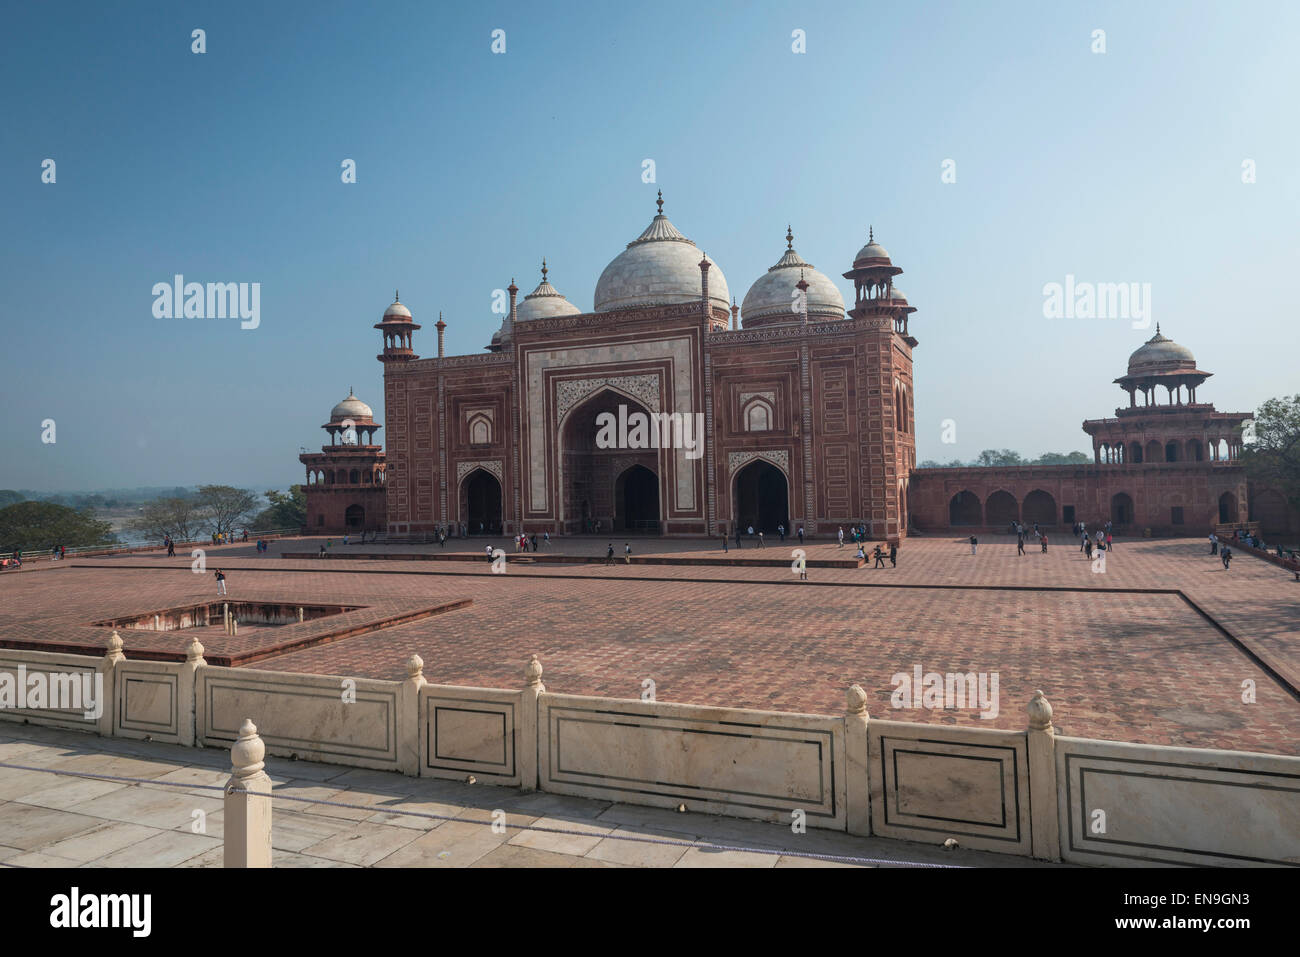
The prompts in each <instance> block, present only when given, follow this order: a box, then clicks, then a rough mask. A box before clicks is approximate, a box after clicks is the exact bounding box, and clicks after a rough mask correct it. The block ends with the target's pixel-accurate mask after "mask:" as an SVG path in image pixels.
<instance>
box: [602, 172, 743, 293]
mask: <svg viewBox="0 0 1300 957" xmlns="http://www.w3.org/2000/svg"><path fill="white" fill-rule="evenodd" d="M663 202H664V201H663V192H662V191H661V192H660V193H659V200H658V205H659V213H658V214H657V215H656V216H655V218H654V219H653V220H652V221H651V222H650V225H649V226H647V227H646V229H645V232H643V233H642V234H641V235H640V236H638V237H637V238H636V239H634V240H632V242H630V243H628V244H627V248H626V249H625V250H623V251H622V252H621V253H619V254H618V255H617V256H615V257H614V259H613V261H612V262H611V263H610V264H609V265H608V266H606V267H605V271H604V272H602V273H601V274H600V279H599V280H598V281H597V282H596V297H595V298H596V302H595V311H596V312H609V311H611V310H613V309H628V308H630V307H633V306H662V305H670V304H673V303H684V302H699V299H700V292H701V286H700V259H701V258H702V254H701V252H700V250H699V248H698V247H697V246H696V245H695V243H693V242H691V240H689V239H687V238H686V237H685V236H683V235H682V234H681V233H680V232H678V231H677V227H675V226H674V225H673V224H672V223H670V222H669V221H668V217H667V216H665V215H664V213H663ZM703 258H705V259H708V257H707V256H704V257H703ZM709 262H710V263H712V268H711V269H710V270H709V302H710V303H711V304H712V305H715V306H717V307H719V308H721V309H723V310H729V307H730V305H731V292H730V291H729V290H728V289H727V280H726V277H725V276H723V275H722V270H721V269H719V268H718V266H717V263H714V262H713V260H712V259H709Z"/></svg>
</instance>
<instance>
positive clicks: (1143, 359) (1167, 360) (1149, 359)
mask: <svg viewBox="0 0 1300 957" xmlns="http://www.w3.org/2000/svg"><path fill="white" fill-rule="evenodd" d="M1180 368H1187V369H1195V368H1196V358H1195V356H1193V355H1192V350H1191V349H1189V348H1187V347H1186V346H1180V345H1179V344H1178V343H1176V342H1174V340H1172V339H1170V338H1168V337H1166V336H1164V335H1162V334H1161V333H1160V326H1158V325H1157V326H1156V334H1155V335H1154V336H1152V337H1151V338H1150V339H1148V340H1147V341H1146V342H1145V343H1144V344H1143V345H1142V346H1141V347H1140V348H1139V349H1138V350H1137V351H1136V352H1134V353H1133V354H1132V355H1131V356H1129V357H1128V371H1129V375H1138V374H1141V373H1143V372H1150V371H1165V370H1176V369H1180Z"/></svg>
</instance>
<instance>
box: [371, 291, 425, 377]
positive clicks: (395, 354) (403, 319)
mask: <svg viewBox="0 0 1300 957" xmlns="http://www.w3.org/2000/svg"><path fill="white" fill-rule="evenodd" d="M375 328H376V329H378V330H380V331H381V332H382V333H383V334H384V351H383V352H382V353H380V354H379V355H377V356H375V358H376V359H378V360H379V361H380V362H383V363H385V364H387V363H389V362H410V361H411V360H412V359H418V358H420V357H419V356H417V355H416V354H415V353H414V352H413V351H412V350H411V333H412V332H414V331H415V330H416V329H419V328H420V326H419V325H418V324H417V323H416V322H415V319H414V317H413V316H412V315H411V310H409V309H407V308H406V307H405V306H404V305H402V300H401V299H400V298H399V296H398V294H397V293H393V304H392V305H391V306H389V307H388V308H387V309H386V310H385V311H384V318H383V319H382V320H380V321H379V322H377V323H375Z"/></svg>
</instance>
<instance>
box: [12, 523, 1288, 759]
mask: <svg viewBox="0 0 1300 957" xmlns="http://www.w3.org/2000/svg"><path fill="white" fill-rule="evenodd" d="M623 541H624V539H617V540H615V549H616V552H621V548H622V544H623ZM483 544H485V542H484V541H481V540H471V541H470V542H469V543H467V544H466V545H465V546H464V547H463V548H462V549H461V551H463V553H464V555H465V559H466V560H465V561H464V562H443V561H437V562H414V561H409V560H402V561H379V560H373V559H368V560H360V561H345V560H342V557H343V556H344V555H346V553H347V552H348V551H349V550H352V551H357V552H359V551H362V550H364V551H366V552H374V551H376V549H377V548H378V549H379V550H382V549H384V548H386V547H391V548H394V549H395V550H396V549H405V550H407V551H428V552H433V551H438V546H437V545H436V544H435V545H425V546H375V545H373V544H367V545H365V546H349V547H348V548H346V549H345V548H343V547H342V546H340V545H338V544H337V543H336V544H335V545H334V546H333V548H332V550H331V556H332V557H331V558H330V559H329V560H325V561H321V560H317V559H283V558H277V557H276V555H277V554H278V552H279V551H280V550H285V551H297V552H302V551H309V552H310V551H312V550H314V549H316V548H317V547H318V543H317V540H312V539H299V540H286V541H284V542H282V543H280V542H277V543H274V544H273V551H272V554H271V555H270V556H257V555H256V554H255V552H254V550H253V549H252V547H251V546H249V547H242V546H233V547H229V548H227V549H224V550H213V551H219V552H220V553H221V557H220V561H221V563H222V565H221V567H223V568H226V569H228V570H229V571H230V573H231V582H232V585H231V592H232V597H237V598H240V599H258V598H261V599H267V600H272V599H275V600H284V601H293V600H297V601H329V602H340V603H355V604H363V605H367V606H370V607H372V608H373V607H378V606H379V605H381V604H382V603H385V602H413V603H426V604H433V603H437V602H442V601H448V600H457V599H464V598H471V599H472V600H473V603H472V604H471V605H470V606H469V607H467V608H462V609H459V610H456V611H451V612H447V613H445V614H442V615H439V616H437V617H434V618H429V619H426V620H423V621H418V622H414V623H411V624H406V625H400V626H397V627H393V628H386V629H383V630H381V631H376V632H372V633H370V634H365V635H360V636H356V637H351V638H347V639H345V640H342V641H337V642H332V643H330V644H324V645H319V646H316V647H312V648H307V649H304V650H300V651H294V652H290V653H288V654H283V655H276V656H274V657H270V658H266V659H264V660H261V661H258V662H256V663H255V664H253V665H252V667H258V668H265V669H271V670H277V671H300V672H314V673H321V674H339V675H349V676H357V677H375V678H390V679H392V678H401V677H404V676H405V666H404V662H405V659H406V658H407V657H408V656H409V655H410V654H411V653H412V652H417V653H419V654H420V655H421V657H423V658H424V660H425V675H426V676H427V677H428V678H429V680H430V681H434V682H439V683H445V684H460V685H479V686H488V687H517V686H519V685H520V684H521V682H522V669H523V665H524V663H525V662H526V661H527V659H528V657H529V655H531V654H534V653H535V654H537V655H539V657H540V658H541V660H542V662H543V665H544V667H545V676H544V678H545V681H546V683H547V686H548V688H550V689H551V690H553V691H560V692H567V693H576V694H598V695H608V696H613V697H627V698H635V697H638V696H639V694H640V689H641V681H642V679H644V678H652V679H653V680H654V681H655V683H656V686H657V687H656V692H657V696H658V699H659V700H661V701H680V702H689V703H696V704H712V705H723V706H730V707H753V708H764V709H772V710H782V711H800V712H811V713H821V714H835V713H839V711H840V710H841V709H842V707H843V700H844V690H845V688H847V686H848V685H849V684H852V683H854V682H857V683H860V684H861V685H862V686H863V687H864V688H866V689H867V691H868V694H869V696H870V702H869V707H870V711H871V714H872V715H873V716H874V717H876V718H891V719H899V720H906V721H914V722H928V723H942V724H949V725H968V726H982V727H996V728H1015V729H1019V728H1023V727H1024V726H1025V716H1024V703H1025V702H1026V701H1027V700H1028V699H1029V697H1030V696H1031V695H1032V693H1033V691H1034V690H1035V689H1036V688H1042V689H1043V691H1044V692H1045V693H1046V694H1047V696H1048V698H1049V700H1051V702H1052V705H1053V708H1054V709H1055V720H1056V723H1057V727H1058V729H1059V730H1060V731H1062V732H1063V733H1066V734H1071V735H1078V736H1084V737H1097V738H1105V739H1110V740H1122V741H1135V742H1144V743H1153V744H1176V745H1188V746H1194V747H1216V748H1228V749H1234V750H1245V751H1263V752H1270V753H1280V754H1296V753H1300V703H1297V698H1296V694H1295V691H1294V688H1293V687H1288V685H1287V684H1286V683H1285V681H1279V680H1278V679H1277V678H1275V677H1273V676H1271V675H1270V674H1269V673H1268V672H1267V671H1266V670H1265V669H1264V668H1263V667H1261V666H1260V664H1257V663H1256V661H1255V660H1252V657H1251V656H1250V655H1249V654H1247V653H1246V652H1245V651H1243V650H1242V648H1239V647H1237V646H1236V645H1234V643H1233V642H1232V641H1231V640H1230V639H1229V638H1228V637H1227V636H1225V635H1224V634H1223V633H1222V632H1221V631H1220V629H1219V628H1218V627H1216V626H1215V624H1214V623H1212V622H1210V621H1207V620H1206V619H1205V618H1203V617H1202V616H1201V615H1200V614H1198V613H1197V611H1196V610H1195V609H1194V608H1193V607H1191V606H1189V605H1188V604H1187V603H1186V602H1185V601H1184V600H1183V599H1182V598H1181V597H1179V596H1178V595H1177V594H1159V593H1143V592H1132V591H1129V592H1115V591H1107V590H1106V589H1154V590H1161V589H1164V590H1173V589H1178V590H1181V591H1182V592H1183V593H1184V594H1185V595H1187V596H1188V598H1190V599H1191V600H1192V601H1194V602H1195V603H1196V604H1197V605H1198V606H1200V608H1201V609H1203V610H1204V611H1205V612H1206V613H1207V614H1209V615H1210V616H1212V617H1213V618H1214V619H1215V621H1216V622H1217V623H1218V624H1219V625H1221V626H1222V627H1223V628H1225V629H1227V630H1228V631H1229V632H1231V633H1232V634H1233V635H1234V636H1236V637H1237V638H1238V639H1239V640H1240V642H1241V643H1242V644H1243V645H1245V646H1246V647H1247V648H1249V649H1251V650H1252V651H1253V652H1254V653H1255V654H1256V655H1258V656H1259V658H1260V659H1262V660H1263V661H1264V662H1265V663H1267V664H1269V665H1270V666H1271V667H1273V668H1274V669H1275V671H1276V672H1278V673H1279V674H1281V675H1282V676H1283V677H1284V678H1287V679H1289V680H1290V682H1291V684H1292V686H1294V685H1295V684H1296V683H1297V678H1296V676H1297V675H1300V640H1297V639H1298V638H1300V635H1298V632H1300V584H1298V583H1295V582H1294V581H1293V580H1292V576H1290V575H1288V574H1287V573H1286V572H1285V571H1284V570H1282V569H1279V568H1276V567H1275V566H1272V565H1269V564H1267V563H1265V562H1262V561H1259V560H1257V559H1253V558H1250V557H1241V558H1239V559H1238V560H1237V561H1235V562H1233V565H1232V568H1231V570H1230V571H1227V572H1225V571H1224V570H1223V567H1222V565H1221V564H1220V563H1219V562H1218V560H1217V559H1215V558H1213V557H1211V556H1209V555H1208V554H1207V551H1208V548H1207V547H1206V546H1205V545H1203V544H1202V543H1201V542H1200V541H1199V540H1160V541H1140V540H1138V541H1128V540H1126V541H1121V542H1119V543H1118V547H1117V548H1116V549H1115V551H1114V553H1113V554H1112V556H1111V557H1110V558H1109V559H1108V564H1107V569H1106V572H1105V574H1095V573H1093V572H1092V570H1091V566H1090V564H1089V562H1087V561H1086V560H1085V559H1084V557H1083V556H1082V555H1081V554H1080V553H1079V551H1078V544H1077V543H1074V544H1073V545H1071V543H1069V542H1068V541H1066V540H1065V538H1063V537H1058V538H1057V539H1055V541H1054V544H1052V545H1051V547H1050V549H1049V552H1048V553H1047V554H1046V555H1043V554H1041V553H1039V552H1037V551H1034V550H1032V549H1031V550H1030V553H1029V554H1028V555H1025V556H1023V557H1021V556H1017V555H1016V550H1015V546H1014V541H1013V540H1012V539H1010V538H1007V537H1006V536H989V537H987V538H982V539H981V545H980V547H979V554H978V555H977V556H974V557H972V556H971V555H970V553H969V546H968V545H967V544H966V543H965V540H964V539H955V538H954V539H949V538H940V537H933V538H930V537H927V538H915V539H909V540H907V541H906V542H905V543H904V545H903V548H902V550H901V552H900V556H899V567H898V568H896V569H894V568H885V569H873V568H871V567H870V564H868V565H867V566H865V567H863V568H860V569H853V568H814V569H812V570H810V572H809V576H810V578H811V579H812V581H811V582H810V583H808V584H803V583H800V582H799V581H797V580H796V579H795V577H794V575H793V574H791V572H790V570H789V568H788V567H781V566H775V567H773V566H752V565H749V564H729V565H725V566H722V565H720V566H700V565H660V564H656V565H636V564H634V565H625V564H623V563H622V562H621V560H620V561H619V562H618V563H617V564H616V565H614V566H613V567H606V566H604V565H603V564H599V563H598V564H591V565H543V564H537V565H532V564H525V563H523V562H518V561H512V560H513V559H514V558H515V556H514V553H513V552H512V551H511V550H510V549H509V548H508V547H506V551H507V555H508V562H510V564H509V565H508V571H507V573H506V574H505V575H493V574H491V573H490V570H489V566H488V563H487V562H486V560H485V559H483V558H480V557H479V556H480V554H481V550H482V546H483ZM498 544H501V545H502V546H503V547H504V546H507V545H508V543H505V542H500V543H498ZM606 544H607V542H606V541H605V540H603V539H579V540H564V541H563V543H561V542H559V541H556V542H553V543H552V545H551V546H549V548H550V549H551V550H552V551H559V550H565V551H568V552H569V553H571V554H586V555H599V556H603V554H604V551H605V547H606ZM795 544H796V543H793V542H787V543H786V545H785V546H784V547H785V549H786V552H785V554H786V555H788V554H789V550H790V549H791V548H793V547H794V546H795ZM453 547H455V546H454V545H453V544H452V543H450V542H449V543H448V546H447V548H448V550H450V549H452V548H453ZM780 547H781V546H779V545H778V544H777V543H773V544H771V545H769V546H768V548H766V549H762V550H759V549H753V548H748V547H747V548H745V549H743V550H741V551H740V552H737V550H736V549H734V547H733V548H732V550H731V551H730V553H729V554H728V555H727V556H726V557H727V558H728V559H732V560H735V559H739V558H741V557H745V558H748V557H749V556H753V557H754V558H759V557H761V558H763V559H769V558H771V557H773V555H774V553H775V554H778V555H779V554H781V553H780V552H779V551H777V549H778V548H780ZM805 548H807V550H808V553H809V557H810V558H811V557H813V556H814V555H818V556H824V557H827V558H834V559H838V558H841V557H843V556H844V555H845V553H848V552H849V551H850V546H848V545H846V546H845V547H844V549H842V550H841V549H839V548H837V546H836V544H835V543H834V542H831V543H826V542H817V543H809V544H807V545H806V546H805ZM633 549H634V554H636V555H638V556H640V555H662V556H673V555H685V556H691V557H703V556H716V557H717V558H722V557H723V556H722V552H721V549H720V548H718V547H717V545H716V543H711V542H710V543H701V542H680V543H679V542H663V541H660V540H647V539H641V540H633ZM213 564H214V563H213V558H212V556H211V554H210V555H209V559H208V565H209V568H211V567H213ZM209 578H210V576H208V577H203V578H200V577H198V576H194V575H192V574H191V573H190V572H189V564H188V561H181V560H180V559H172V560H171V561H168V560H167V559H165V558H164V557H162V556H141V555H130V556H122V557H119V558H103V559H87V560H81V561H72V560H69V562H68V567H66V568H64V569H62V570H60V571H59V572H58V573H52V574H42V575H26V574H24V573H13V574H9V575H3V576H0V644H4V642H5V640H6V639H13V638H23V639H27V640H43V641H49V642H56V643H57V642H58V641H59V640H60V639H61V638H64V637H66V635H67V634H69V633H72V632H76V633H77V634H84V632H85V631H86V630H90V631H92V632H95V633H97V637H99V638H100V639H101V640H102V639H103V638H106V637H107V636H106V634H104V630H103V629H87V627H86V626H85V624H84V623H85V622H88V621H90V620H92V619H96V618H104V617H110V616H117V615H124V614H129V613H131V612H133V611H138V610H143V609H148V608H154V607H163V606H170V605H173V604H183V603H185V602H187V601H193V600H196V599H204V600H208V599H210V598H211V593H212V590H213V589H212V587H211V582H210V581H209ZM864 585H865V586H871V587H860V586H864ZM876 586H879V587H876ZM915 586H925V587H915ZM940 586H948V587H940ZM953 586H960V587H953ZM356 614H359V613H356ZM324 620H328V619H324ZM78 622H80V623H81V624H78ZM308 624H315V623H308ZM299 627H305V626H286V627H285V628H281V629H270V631H273V632H274V631H281V632H287V631H290V630H292V629H293V628H299ZM216 631H217V632H218V635H220V634H221V632H220V629H216ZM189 634H190V632H188V631H181V632H171V633H162V634H159V633H148V632H129V633H128V632H123V640H124V641H125V642H126V653H127V656H128V657H130V656H131V653H132V650H133V648H143V647H146V645H147V646H148V647H157V646H158V644H159V643H164V644H165V643H167V642H175V643H176V645H178V646H179V647H180V648H181V649H182V650H183V647H184V645H185V644H188V642H189V640H190V639H189ZM137 636H146V640H145V642H144V643H142V641H141V640H140V638H139V637H137ZM240 637H241V639H242V638H243V636H242V635H241V636H240ZM201 640H203V641H204V643H205V645H206V644H207V639H206V638H204V639H201ZM250 640H252V639H251V636H250ZM169 647H170V646H169ZM916 665H920V666H921V667H922V668H923V669H924V670H925V671H927V672H928V671H938V672H950V671H961V672H966V671H976V672H997V673H998V675H999V680H1000V687H999V690H1000V704H1001V711H1000V713H999V714H998V716H997V717H996V718H993V719H982V718H980V717H979V715H978V712H977V711H976V710H973V709H968V710H964V711H955V710H949V711H942V710H938V711H935V710H925V709H907V710H895V709H893V708H892V707H891V705H890V693H891V691H892V684H891V676H892V675H894V674H895V673H896V672H904V673H911V671H912V669H913V667H914V666H916ZM1247 680H1250V681H1253V682H1254V683H1255V686H1256V689H1257V692H1256V693H1257V701H1256V702H1255V703H1253V704H1244V703H1243V702H1242V701H1241V697H1242V690H1241V689H1242V683H1243V682H1244V681H1247Z"/></svg>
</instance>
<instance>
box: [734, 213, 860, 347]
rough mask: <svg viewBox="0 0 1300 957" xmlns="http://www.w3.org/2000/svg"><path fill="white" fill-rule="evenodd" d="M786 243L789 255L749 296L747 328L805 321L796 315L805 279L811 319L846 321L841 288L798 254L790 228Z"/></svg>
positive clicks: (744, 305) (744, 313) (743, 306)
mask: <svg viewBox="0 0 1300 957" xmlns="http://www.w3.org/2000/svg"><path fill="white" fill-rule="evenodd" d="M785 241H786V249H785V254H784V255H783V256H782V257H781V258H780V260H778V261H777V264H776V265H775V266H772V267H771V268H769V269H768V271H767V272H766V273H765V274H764V275H762V276H759V277H758V279H757V281H755V283H754V284H753V285H752V286H750V287H749V292H747V293H745V301H744V302H743V303H742V304H741V307H740V311H741V316H742V317H743V320H744V324H745V325H747V326H748V325H750V323H751V321H752V320H762V319H767V320H769V322H768V323H766V324H771V323H772V322H776V321H783V322H798V321H800V318H801V317H800V316H799V314H798V313H796V312H795V311H794V303H795V295H794V293H795V287H796V285H798V282H799V279H800V278H801V277H802V278H803V279H804V281H805V282H807V283H808V318H809V319H814V318H815V319H843V318H844V297H843V296H842V295H840V290H839V288H838V287H837V286H836V285H835V283H834V282H833V281H832V280H831V279H830V278H829V277H827V276H826V275H825V274H823V273H820V272H818V271H817V270H816V269H815V268H813V265H812V263H810V262H806V261H805V260H804V259H803V257H802V256H800V255H799V254H798V253H797V252H795V249H794V235H793V234H792V233H791V232H790V229H789V227H787V228H786V233H785Z"/></svg>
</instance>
